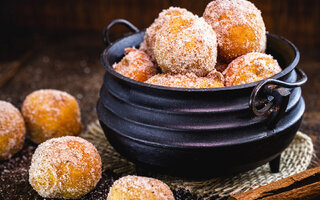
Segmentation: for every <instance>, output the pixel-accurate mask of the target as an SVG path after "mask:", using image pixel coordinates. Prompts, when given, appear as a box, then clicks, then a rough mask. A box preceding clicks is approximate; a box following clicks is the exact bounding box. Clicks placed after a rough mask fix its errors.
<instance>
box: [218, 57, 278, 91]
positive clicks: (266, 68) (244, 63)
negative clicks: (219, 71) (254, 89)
mask: <svg viewBox="0 0 320 200" xmlns="http://www.w3.org/2000/svg"><path fill="white" fill-rule="evenodd" d="M279 72H281V67H280V66H279V64H278V62H277V60H275V59H273V57H272V56H271V55H267V54H264V53H248V54H246V55H243V56H240V57H239V58H237V59H235V60H234V61H232V62H231V63H230V64H229V65H228V68H227V69H226V70H225V71H224V72H223V75H224V76H225V79H226V81H225V83H226V86H235V85H241V84H246V83H252V82H255V81H260V80H263V79H266V78H269V77H271V76H273V75H275V74H277V73H279Z"/></svg>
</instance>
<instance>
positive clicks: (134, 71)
mask: <svg viewBox="0 0 320 200" xmlns="http://www.w3.org/2000/svg"><path fill="white" fill-rule="evenodd" d="M125 54H126V55H125V56H124V57H123V58H122V60H121V61H120V62H119V63H116V64H114V65H113V68H114V70H115V71H116V72H118V73H119V74H121V75H123V76H125V77H128V78H131V79H134V80H136V81H141V82H144V81H146V80H148V79H149V78H150V77H152V76H153V75H155V74H157V73H158V68H157V67H156V66H155V65H154V64H153V62H152V61H151V60H150V58H149V56H148V55H147V54H146V53H145V52H143V51H141V50H138V49H135V48H126V49H125Z"/></svg>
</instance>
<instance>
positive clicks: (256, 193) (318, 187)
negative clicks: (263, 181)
mask: <svg viewBox="0 0 320 200" xmlns="http://www.w3.org/2000/svg"><path fill="white" fill-rule="evenodd" d="M258 199H263V200H269V199H272V200H273V199H276V200H293V199H304V200H306V199H320V167H317V168H313V169H309V170H306V171H304V172H301V173H299V174H296V175H293V176H290V177H287V178H285V179H282V180H279V181H276V182H274V183H271V184H269V185H265V186H263V187H260V188H257V189H254V190H250V191H248V192H245V193H241V194H237V195H232V196H231V197H230V198H229V200H258Z"/></svg>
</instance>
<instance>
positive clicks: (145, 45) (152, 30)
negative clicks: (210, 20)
mask: <svg viewBox="0 0 320 200" xmlns="http://www.w3.org/2000/svg"><path fill="white" fill-rule="evenodd" d="M179 15H185V16H190V17H192V16H193V14H192V13H191V12H189V11H187V10H186V9H184V8H179V7H170V8H169V9H166V10H163V11H162V12H161V13H159V16H158V18H156V19H155V20H154V22H153V23H152V24H151V25H150V27H149V28H147V30H146V34H145V36H144V41H143V42H142V43H141V45H140V50H142V51H145V52H146V53H147V54H148V55H149V56H150V58H151V60H152V61H155V56H154V53H153V51H154V44H155V41H156V35H157V33H158V31H159V30H160V29H161V28H162V27H163V25H164V24H166V23H168V21H170V19H172V18H173V17H176V16H179Z"/></svg>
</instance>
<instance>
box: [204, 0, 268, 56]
mask: <svg viewBox="0 0 320 200" xmlns="http://www.w3.org/2000/svg"><path fill="white" fill-rule="evenodd" d="M203 17H204V19H205V20H206V21H207V22H208V23H209V24H210V25H211V26H212V28H213V30H214V31H215V32H216V34H217V39H218V53H219V57H220V58H221V59H223V60H225V61H227V62H230V61H232V60H233V59H235V58H237V57H239V56H241V55H244V54H246V53H249V52H264V51H265V49H266V30H265V25H264V22H263V19H262V16H261V12H260V10H258V9H257V8H256V7H255V6H254V4H252V3H251V2H249V1H247V0H215V1H212V2H211V3H209V4H208V5H207V7H206V9H205V12H204V13H203Z"/></svg>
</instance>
